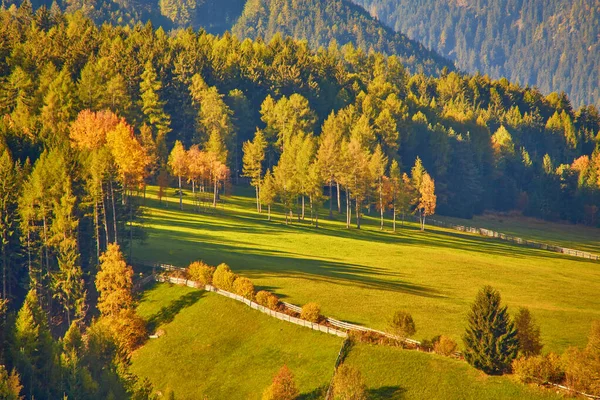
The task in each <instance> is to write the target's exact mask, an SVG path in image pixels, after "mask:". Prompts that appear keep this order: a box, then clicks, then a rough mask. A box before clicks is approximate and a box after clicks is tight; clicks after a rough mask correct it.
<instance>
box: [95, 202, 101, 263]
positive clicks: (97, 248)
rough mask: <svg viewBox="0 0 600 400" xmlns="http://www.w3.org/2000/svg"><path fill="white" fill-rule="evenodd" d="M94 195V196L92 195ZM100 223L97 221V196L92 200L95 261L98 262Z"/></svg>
mask: <svg viewBox="0 0 600 400" xmlns="http://www.w3.org/2000/svg"><path fill="white" fill-rule="evenodd" d="M94 197H95V196H94ZM99 225H100V223H99V221H98V198H97V197H96V200H95V201H94V228H96V262H98V264H100V226H99Z"/></svg>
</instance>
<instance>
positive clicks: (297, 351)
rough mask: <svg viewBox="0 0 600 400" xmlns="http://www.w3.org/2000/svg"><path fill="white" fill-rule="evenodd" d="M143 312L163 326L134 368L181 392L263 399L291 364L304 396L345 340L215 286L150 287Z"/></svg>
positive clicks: (319, 384)
mask: <svg viewBox="0 0 600 400" xmlns="http://www.w3.org/2000/svg"><path fill="white" fill-rule="evenodd" d="M138 312H139V313H140V315H142V316H143V317H144V318H146V319H148V320H149V321H150V325H152V326H154V327H159V326H160V327H161V329H163V330H164V331H165V335H164V336H162V337H161V338H159V339H152V340H150V341H149V342H148V343H147V344H146V345H144V346H143V347H142V348H140V349H139V350H137V351H136V352H135V353H134V355H133V358H132V367H131V369H132V372H133V373H135V374H136V375H138V376H141V377H147V378H149V379H150V381H151V382H152V383H153V385H154V387H155V389H156V390H160V391H162V392H163V393H164V392H165V391H166V390H167V389H171V390H173V391H174V393H175V396H176V398H177V399H178V400H181V399H189V400H196V399H203V398H204V396H206V398H209V399H260V397H261V395H262V392H263V390H264V389H265V388H266V387H267V386H269V385H270V383H271V380H272V377H273V375H274V374H275V373H277V371H278V370H279V368H281V366H283V365H284V364H286V365H287V366H288V367H289V368H290V370H291V371H292V372H293V373H294V375H295V377H296V381H297V383H298V385H299V387H300V389H301V392H302V394H303V397H302V398H303V399H309V398H314V397H315V396H317V395H318V394H319V393H321V390H322V389H323V388H325V390H326V387H327V385H328V384H329V381H330V379H331V376H332V374H333V366H334V364H335V360H336V358H337V354H338V352H339V348H340V346H341V343H342V339H341V338H337V337H334V336H331V335H327V334H325V333H319V332H315V331H311V330H309V329H306V328H302V327H299V326H296V325H292V324H290V323H286V322H282V321H279V320H277V319H275V318H272V317H269V316H267V315H264V314H261V313H259V312H258V311H255V310H252V309H250V308H249V307H247V306H246V305H244V304H241V303H238V302H236V301H234V300H231V299H227V298H224V297H222V296H219V295H217V294H214V293H207V292H203V291H199V290H196V289H190V288H186V287H180V286H171V285H168V284H160V285H156V286H155V287H154V288H153V289H151V290H148V291H146V292H144V294H143V297H142V299H141V303H140V306H139V308H138Z"/></svg>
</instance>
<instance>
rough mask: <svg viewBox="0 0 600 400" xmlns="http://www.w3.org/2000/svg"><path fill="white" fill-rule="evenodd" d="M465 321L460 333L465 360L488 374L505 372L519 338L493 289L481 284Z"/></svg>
mask: <svg viewBox="0 0 600 400" xmlns="http://www.w3.org/2000/svg"><path fill="white" fill-rule="evenodd" d="M468 323H469V325H468V327H467V330H466V333H465V335H464V337H463V340H464V343H465V353H464V354H465V359H466V360H467V362H468V363H469V364H471V365H472V366H474V367H475V368H477V369H480V370H482V371H484V372H485V373H488V374H501V373H503V372H508V371H509V370H510V365H511V362H512V360H514V359H515V358H516V356H517V352H518V350H519V341H518V338H517V331H516V329H515V326H514V323H513V322H512V321H511V320H510V316H509V315H508V311H507V308H506V306H504V307H503V306H502V305H501V298H500V293H499V292H498V291H497V290H495V289H493V288H492V287H491V286H485V287H484V288H483V289H481V290H480V291H479V293H478V294H477V297H476V299H475V303H473V305H472V306H471V311H470V312H469V316H468Z"/></svg>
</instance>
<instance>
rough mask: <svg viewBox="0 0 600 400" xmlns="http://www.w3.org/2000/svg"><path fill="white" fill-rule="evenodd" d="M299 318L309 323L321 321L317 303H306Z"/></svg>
mask: <svg viewBox="0 0 600 400" xmlns="http://www.w3.org/2000/svg"><path fill="white" fill-rule="evenodd" d="M300 318H302V319H305V320H307V321H310V322H319V320H320V319H321V306H320V305H318V304H317V303H307V304H305V305H304V307H302V312H301V313H300Z"/></svg>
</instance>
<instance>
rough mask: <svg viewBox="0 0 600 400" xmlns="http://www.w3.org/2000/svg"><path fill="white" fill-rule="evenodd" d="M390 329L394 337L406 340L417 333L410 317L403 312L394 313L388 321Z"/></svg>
mask: <svg viewBox="0 0 600 400" xmlns="http://www.w3.org/2000/svg"><path fill="white" fill-rule="evenodd" d="M390 329H391V331H392V333H393V334H394V335H397V336H400V337H403V338H406V337H409V336H412V335H414V334H415V333H416V332H417V328H416V327H415V322H414V321H413V317H412V315H410V314H409V313H407V312H404V311H396V312H395V313H394V316H393V317H392V320H391V321H390Z"/></svg>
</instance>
